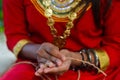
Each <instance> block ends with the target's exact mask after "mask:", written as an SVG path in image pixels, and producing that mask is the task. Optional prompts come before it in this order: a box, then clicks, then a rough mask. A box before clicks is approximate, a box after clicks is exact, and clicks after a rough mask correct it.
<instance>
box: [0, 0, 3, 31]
mask: <svg viewBox="0 0 120 80" xmlns="http://www.w3.org/2000/svg"><path fill="white" fill-rule="evenodd" d="M0 32H3V14H2V0H0Z"/></svg>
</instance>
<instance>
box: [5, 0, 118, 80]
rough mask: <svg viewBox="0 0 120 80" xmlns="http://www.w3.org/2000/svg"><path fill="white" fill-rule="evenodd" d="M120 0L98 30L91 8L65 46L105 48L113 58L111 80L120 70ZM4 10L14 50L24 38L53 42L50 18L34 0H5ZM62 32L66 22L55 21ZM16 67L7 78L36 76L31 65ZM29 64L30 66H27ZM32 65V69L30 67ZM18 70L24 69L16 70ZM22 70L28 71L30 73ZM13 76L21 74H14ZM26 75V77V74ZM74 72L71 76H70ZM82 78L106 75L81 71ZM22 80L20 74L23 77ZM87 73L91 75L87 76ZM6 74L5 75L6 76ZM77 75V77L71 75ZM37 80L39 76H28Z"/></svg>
mask: <svg viewBox="0 0 120 80" xmlns="http://www.w3.org/2000/svg"><path fill="white" fill-rule="evenodd" d="M119 8H120V1H119V0H113V3H112V6H111V8H110V10H109V12H108V13H107V16H105V18H104V20H102V24H103V28H101V29H98V28H97V27H96V25H95V23H94V19H93V14H92V10H91V9H90V10H88V11H87V12H86V13H85V14H84V16H83V17H82V18H81V19H80V20H79V22H78V23H77V24H76V26H75V27H74V28H73V29H72V31H71V36H70V37H69V38H68V39H67V43H66V46H65V48H68V49H70V50H72V51H78V50H80V49H81V48H102V49H104V50H105V51H106V52H107V53H108V55H109V57H110V66H109V68H108V70H107V71H106V73H107V74H109V76H108V79H107V80H115V75H116V76H117V77H119V76H118V75H119V74H117V73H118V72H119V73H120V69H119V66H120V64H119V61H120V58H119V57H120V25H119V22H120V16H119V14H120V10H119ZM3 10H4V26H5V34H6V37H7V45H8V47H9V49H10V50H13V47H14V46H15V44H16V43H17V42H18V41H19V40H21V39H29V40H31V41H33V42H35V43H42V42H52V39H53V37H52V35H51V34H50V30H49V27H48V26H47V24H46V22H47V21H46V18H45V17H43V16H42V15H41V14H40V13H39V12H38V11H37V10H36V8H35V7H34V6H33V4H32V3H31V2H30V0H3ZM55 27H56V29H57V30H58V32H59V34H62V33H63V31H64V29H65V23H61V22H57V23H56V24H55ZM22 66H23V67H25V68H24V69H22V68H20V67H21V66H16V67H14V69H11V71H9V72H8V73H7V74H6V77H7V75H9V77H11V79H10V78H8V79H7V78H4V79H3V80H26V79H25V78H24V77H30V76H31V75H32V76H31V77H34V74H33V73H34V70H33V69H32V68H31V67H30V65H29V66H28V65H27V66H26V65H22ZM26 67H28V68H26ZM29 67H30V68H29ZM16 70H18V71H20V72H16ZM21 71H29V72H26V75H25V74H23V73H22V72H21ZM73 74H75V75H76V73H74V72H69V74H65V75H66V77H64V78H67V76H68V77H70V79H61V80H74V79H73V78H75V77H76V76H75V75H73ZM12 75H17V77H13V76H12ZM24 75H25V76H24ZM70 75H71V76H70ZM81 75H82V76H81V80H97V79H98V80H101V79H102V77H103V76H102V75H95V76H94V75H91V74H90V73H87V72H85V73H83V72H81ZM22 76H23V79H20V78H19V77H22ZM86 76H87V77H86ZM4 77H5V76H4ZM71 77H73V78H71ZM27 80H36V79H31V78H30V79H29V78H28V79H27ZM116 80H118V79H116Z"/></svg>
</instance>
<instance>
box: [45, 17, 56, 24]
mask: <svg viewBox="0 0 120 80" xmlns="http://www.w3.org/2000/svg"><path fill="white" fill-rule="evenodd" d="M47 24H48V26H53V25H54V24H55V22H54V20H53V19H52V18H51V17H50V18H48V21H47Z"/></svg>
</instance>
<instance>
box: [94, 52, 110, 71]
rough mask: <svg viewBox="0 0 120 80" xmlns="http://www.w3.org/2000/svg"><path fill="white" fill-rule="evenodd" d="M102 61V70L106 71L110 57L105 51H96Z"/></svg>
mask: <svg viewBox="0 0 120 80" xmlns="http://www.w3.org/2000/svg"><path fill="white" fill-rule="evenodd" d="M95 52H96V54H97V55H98V58H99V61H100V68H101V70H103V71H105V70H106V69H107V67H108V66H109V64H110V60H109V56H108V55H107V53H106V52H105V51H104V50H95Z"/></svg>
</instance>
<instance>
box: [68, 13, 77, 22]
mask: <svg viewBox="0 0 120 80" xmlns="http://www.w3.org/2000/svg"><path fill="white" fill-rule="evenodd" d="M68 18H69V19H70V20H72V21H73V20H74V19H76V18H77V13H75V12H72V13H70V14H69V15H68Z"/></svg>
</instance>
